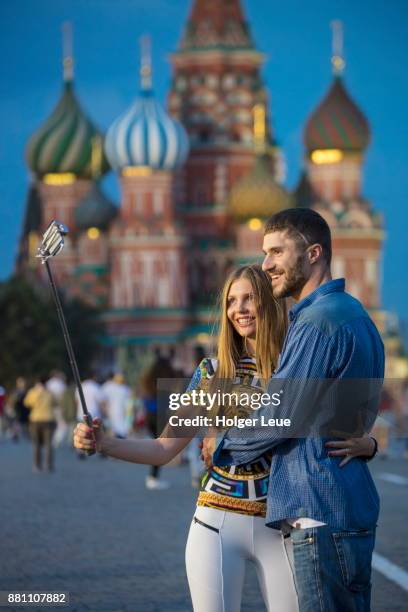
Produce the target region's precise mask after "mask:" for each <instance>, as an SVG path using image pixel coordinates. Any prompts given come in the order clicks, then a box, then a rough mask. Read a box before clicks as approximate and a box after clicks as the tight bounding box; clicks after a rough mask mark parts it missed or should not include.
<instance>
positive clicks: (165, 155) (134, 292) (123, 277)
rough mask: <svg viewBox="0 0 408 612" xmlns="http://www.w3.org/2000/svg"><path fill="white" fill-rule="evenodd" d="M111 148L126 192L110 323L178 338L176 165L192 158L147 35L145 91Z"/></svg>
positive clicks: (115, 236) (113, 239)
mask: <svg viewBox="0 0 408 612" xmlns="http://www.w3.org/2000/svg"><path fill="white" fill-rule="evenodd" d="M106 153H107V156H108V159H109V161H110V163H111V165H112V167H113V168H114V169H115V170H116V171H117V173H118V174H119V180H120V186H121V192H122V205H121V209H120V215H119V217H118V218H117V219H116V221H115V222H114V223H113V224H112V227H111V230H110V261H111V291H110V305H111V308H112V311H111V313H112V314H111V315H109V321H110V328H111V330H112V332H113V333H114V334H115V335H121V333H125V334H126V335H127V336H140V337H145V338H146V337H147V338H149V337H155V336H156V337H160V336H161V337H162V338H163V339H164V338H167V339H168V340H169V341H174V339H175V338H176V337H177V334H178V333H180V331H181V330H182V329H183V327H185V325H186V308H187V306H188V291H187V273H186V259H185V246H186V238H185V236H184V234H183V233H182V228H181V227H180V224H179V222H178V220H177V219H176V215H175V210H174V198H173V196H174V172H175V170H177V169H178V168H179V167H180V166H181V165H182V164H183V163H184V161H185V159H186V156H187V153H188V138H187V135H186V133H185V131H184V128H183V127H182V126H181V124H180V123H179V122H178V121H177V120H176V119H172V118H171V117H170V116H169V115H167V113H166V112H165V111H164V109H163V108H162V106H161V105H160V104H159V103H158V102H157V100H156V99H155V97H154V94H153V90H152V83H151V63H150V53H149V49H148V42H147V41H146V40H145V42H144V50H143V53H142V68H141V91H140V94H139V97H138V98H137V99H136V101H135V102H134V103H133V104H132V105H131V106H130V108H129V109H128V110H126V111H125V112H124V113H123V114H122V115H121V116H120V117H118V119H116V120H115V121H114V123H113V124H112V125H111V127H110V128H109V130H108V133H107V136H106ZM118 311H120V313H121V314H118ZM132 313H133V314H132Z"/></svg>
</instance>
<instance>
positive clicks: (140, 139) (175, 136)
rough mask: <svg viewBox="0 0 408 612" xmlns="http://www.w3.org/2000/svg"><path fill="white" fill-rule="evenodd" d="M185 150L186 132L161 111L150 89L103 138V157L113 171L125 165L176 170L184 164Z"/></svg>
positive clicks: (116, 121)
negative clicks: (106, 159) (105, 157)
mask: <svg viewBox="0 0 408 612" xmlns="http://www.w3.org/2000/svg"><path fill="white" fill-rule="evenodd" d="M188 150H189V142H188V136H187V133H186V131H185V129H184V128H183V126H182V125H181V123H179V121H177V120H175V119H173V118H171V117H170V116H169V115H168V114H167V113H166V112H165V111H164V109H163V107H162V106H161V105H160V104H159V103H158V102H157V101H156V100H155V98H154V96H153V92H152V90H151V89H142V91H141V93H140V96H139V98H138V99H137V100H136V101H135V102H134V103H133V104H132V106H131V107H130V108H129V109H128V110H127V111H126V112H125V113H123V115H121V116H120V117H118V118H117V119H116V120H115V121H114V122H113V124H112V125H111V127H110V128H109V130H108V133H107V135H106V139H105V151H106V156H107V158H108V160H109V162H110V164H111V166H112V168H114V170H116V171H121V170H123V168H125V167H127V166H149V167H150V168H153V169H154V170H175V169H176V168H179V167H180V166H181V165H182V164H183V163H184V162H185V160H186V158H187V154H188Z"/></svg>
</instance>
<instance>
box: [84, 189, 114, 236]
mask: <svg viewBox="0 0 408 612" xmlns="http://www.w3.org/2000/svg"><path fill="white" fill-rule="evenodd" d="M117 212H118V209H117V207H116V206H115V205H114V204H113V203H112V202H111V201H110V200H109V199H108V198H107V197H106V196H105V194H104V193H103V191H102V189H101V187H100V185H99V182H98V181H94V182H93V183H92V187H91V189H90V190H89V192H88V193H87V194H86V196H85V197H84V198H82V200H81V201H80V203H79V204H78V206H77V208H76V209H75V223H76V225H77V227H78V229H80V230H87V229H89V228H90V227H96V228H97V229H100V230H106V229H107V228H108V226H109V224H110V222H111V221H112V219H113V218H114V217H115V216H116V215H117Z"/></svg>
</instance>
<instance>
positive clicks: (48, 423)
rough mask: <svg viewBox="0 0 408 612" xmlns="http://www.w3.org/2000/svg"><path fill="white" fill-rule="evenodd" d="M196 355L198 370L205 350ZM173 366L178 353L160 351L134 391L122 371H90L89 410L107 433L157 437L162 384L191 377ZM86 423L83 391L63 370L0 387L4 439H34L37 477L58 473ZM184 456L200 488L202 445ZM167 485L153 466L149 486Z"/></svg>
mask: <svg viewBox="0 0 408 612" xmlns="http://www.w3.org/2000/svg"><path fill="white" fill-rule="evenodd" d="M195 353H196V354H195V361H196V362H197V363H196V364H195V365H197V364H198V363H199V362H200V361H201V359H202V358H203V357H204V353H203V351H202V349H201V348H200V347H198V348H197V349H196V351H195ZM174 364H175V360H174V354H169V355H168V356H163V355H162V354H161V353H160V352H159V351H156V352H155V354H154V358H153V361H152V363H151V364H150V365H149V366H148V367H147V368H145V370H144V371H143V372H142V373H141V376H140V379H139V381H138V385H137V387H136V388H134V389H132V388H131V386H130V385H129V384H127V381H126V379H125V376H124V375H123V374H122V373H121V372H118V371H115V372H112V373H110V374H109V375H108V376H105V377H102V376H100V374H99V372H98V371H97V370H94V371H91V372H90V373H89V375H88V376H87V377H85V378H84V379H83V380H82V382H81V386H82V391H83V395H84V399H85V402H86V406H87V408H88V411H89V412H90V413H91V414H92V416H93V417H98V418H101V419H102V421H103V423H104V427H105V429H106V430H107V431H109V432H110V433H111V434H113V435H114V436H115V437H117V438H121V439H124V438H127V437H129V436H134V435H136V436H137V435H139V436H146V435H147V436H149V435H150V436H152V437H156V436H157V435H159V434H160V431H158V421H157V380H158V379H160V378H175V377H178V378H183V377H187V376H190V375H191V372H184V371H182V370H181V369H179V368H176V367H175V365H174ZM82 420H83V411H82V406H81V401H80V397H79V394H78V390H77V389H76V386H75V384H74V382H73V381H69V380H67V377H66V375H65V374H64V373H63V372H61V371H58V370H54V371H52V372H50V374H49V375H48V376H45V377H39V378H38V379H36V380H34V381H32V382H31V383H30V382H29V381H28V380H26V379H25V378H23V377H19V378H17V380H16V382H15V386H14V389H12V390H11V391H10V392H9V393H7V391H6V389H5V388H4V387H2V386H0V440H3V441H4V440H10V441H12V442H14V443H18V442H20V441H24V440H31V442H32V445H33V464H32V469H33V472H40V471H49V472H52V471H54V469H55V454H56V450H57V449H58V448H60V447H62V446H66V447H67V446H68V447H71V448H72V434H73V431H74V428H75V425H76V424H77V423H78V422H79V421H82ZM100 456H101V457H103V455H100ZM77 457H78V459H80V460H84V459H86V457H87V455H86V453H82V452H79V451H78V452H77ZM185 457H186V460H188V461H189V462H190V465H191V474H192V483H193V486H195V487H197V486H198V483H199V476H200V474H201V472H202V471H203V463H202V460H201V459H200V449H199V441H197V440H194V441H193V442H192V444H191V445H190V448H189V449H188V451H187V452H186V454H185ZM168 486H169V483H168V482H167V481H165V480H163V479H161V478H160V468H159V467H157V466H151V468H150V470H149V473H148V474H147V476H146V487H147V488H148V489H157V490H159V489H165V488H167V487H168Z"/></svg>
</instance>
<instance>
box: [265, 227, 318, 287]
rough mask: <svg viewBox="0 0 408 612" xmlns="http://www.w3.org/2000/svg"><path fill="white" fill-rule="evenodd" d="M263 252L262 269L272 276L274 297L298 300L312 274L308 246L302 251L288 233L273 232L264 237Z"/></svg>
mask: <svg viewBox="0 0 408 612" xmlns="http://www.w3.org/2000/svg"><path fill="white" fill-rule="evenodd" d="M262 250H263V252H264V253H265V258H264V260H263V263H262V269H263V271H264V272H267V273H268V274H269V276H270V279H271V282H272V291H273V295H274V297H275V298H286V297H294V298H295V299H296V297H297V295H298V294H299V293H300V292H301V290H302V289H303V287H304V285H305V284H306V282H307V281H308V279H309V278H310V274H311V266H310V263H309V260H308V256H307V251H306V245H305V248H304V249H303V250H302V249H301V248H300V247H299V245H298V244H297V242H296V241H295V240H294V239H293V238H289V237H288V235H287V232H286V231H283V232H271V233H270V234H266V235H265V236H264V240H263V248H262Z"/></svg>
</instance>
